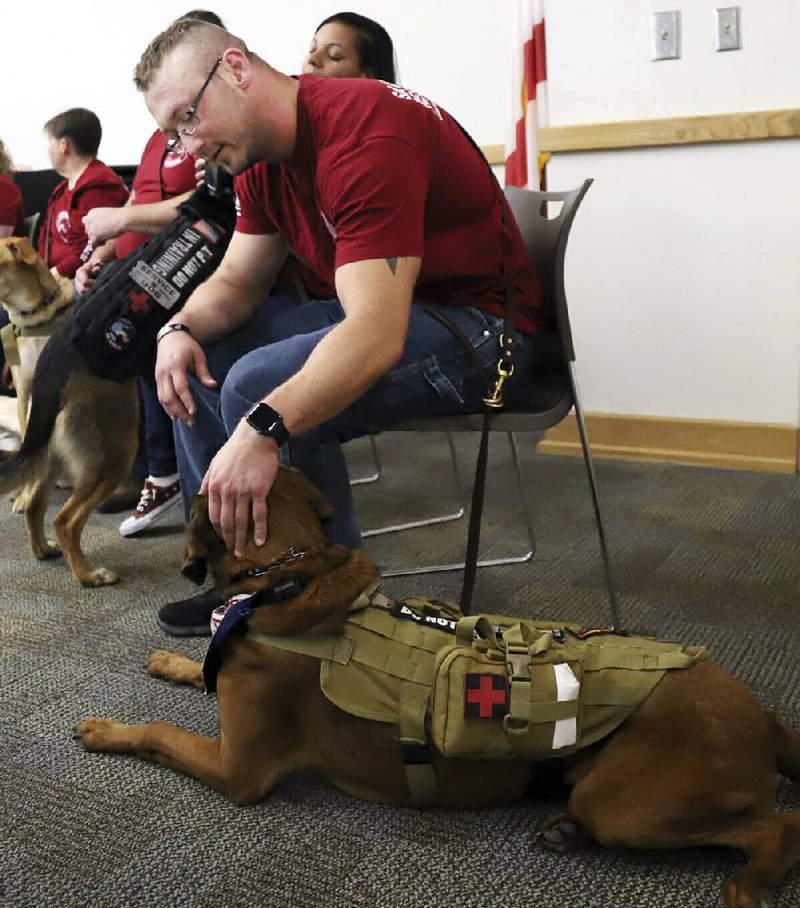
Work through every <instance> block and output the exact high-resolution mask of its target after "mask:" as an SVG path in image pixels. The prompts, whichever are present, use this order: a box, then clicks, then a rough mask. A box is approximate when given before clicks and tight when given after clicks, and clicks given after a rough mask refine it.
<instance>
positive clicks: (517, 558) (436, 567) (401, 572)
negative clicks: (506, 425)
mask: <svg viewBox="0 0 800 908" xmlns="http://www.w3.org/2000/svg"><path fill="white" fill-rule="evenodd" d="M508 441H509V444H510V445H511V455H512V459H513V461H514V466H515V468H516V473H517V480H518V482H519V488H520V494H521V496H522V507H523V511H524V513H525V527H526V529H527V531H528V543H527V546H526V548H527V551H526V552H525V553H524V554H522V555H513V556H505V557H503V558H486V559H483V560H479V561H478V567H479V568H482V567H498V566H499V565H503V564H524V563H525V562H526V561H530V560H531V558H533V552H534V548H535V544H534V537H533V521H532V519H531V513H530V509H529V507H528V497H527V495H526V494H525V485H524V482H523V478H522V464H521V462H520V459H519V452H518V450H517V443H516V439H515V438H514V433H513V432H509V433H508ZM451 446H452V440H451ZM454 455H455V452H454ZM454 463H455V461H454ZM363 535H365V536H366V535H367V534H366V533H364V534H363ZM464 567H465V564H464V562H463V561H461V562H457V563H455V564H431V565H427V566H426V567H415V568H398V569H397V570H393V571H389V570H383V568H381V575H382V576H384V577H409V576H411V575H412V574H438V573H443V572H444V571H463V570H464Z"/></svg>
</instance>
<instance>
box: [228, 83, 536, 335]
mask: <svg viewBox="0 0 800 908" xmlns="http://www.w3.org/2000/svg"><path fill="white" fill-rule="evenodd" d="M299 81H300V87H299V91H298V96H297V137H296V143H295V150H294V153H293V155H292V157H291V159H290V160H288V161H286V162H284V163H283V164H279V165H277V164H271V165H268V164H256V165H254V166H253V167H251V168H250V169H249V170H247V171H245V172H244V173H243V174H241V175H240V176H239V177H237V180H236V193H237V198H238V202H239V206H240V207H239V218H238V221H237V227H236V229H237V230H238V231H240V232H242V233H249V234H265V233H274V232H279V233H281V234H282V235H283V236H284V237H285V238H286V240H287V242H288V243H289V246H290V247H291V249H292V251H293V252H294V253H295V255H296V256H297V257H298V258H299V259H300V260H301V262H303V263H305V264H306V265H307V266H308V267H309V268H310V269H311V271H313V272H314V273H315V274H317V275H318V276H319V277H320V278H321V279H322V280H323V281H325V282H326V283H328V284H330V285H331V286H333V283H334V272H335V270H336V269H337V268H339V267H341V266H342V265H346V264H348V263H350V262H357V261H363V260H366V259H378V258H389V257H392V256H398V257H400V256H418V257H420V258H421V259H422V267H421V271H420V276H419V279H418V281H417V286H416V288H415V292H414V296H415V299H419V300H422V301H425V302H436V303H442V304H452V305H474V306H477V307H479V308H482V309H487V310H489V311H492V312H496V313H502V312H503V308H504V302H505V277H504V269H506V270H509V271H511V272H512V273H513V274H514V275H515V288H516V294H517V296H516V299H517V306H518V307H519V308H520V309H522V310H523V311H521V312H520V313H519V317H518V320H517V326H518V327H519V328H520V329H521V330H524V331H529V332H536V331H540V330H542V329H544V328H546V327H550V322H549V320H548V319H546V318H545V317H544V313H543V312H542V311H541V310H540V308H539V304H540V288H539V280H538V277H537V275H536V272H535V271H534V269H533V267H532V265H531V263H530V261H529V260H528V257H527V255H526V253H525V248H524V246H523V243H522V238H521V237H520V234H519V229H518V228H517V225H516V223H515V221H514V218H513V216H512V214H511V212H510V210H509V208H508V203H507V202H506V200H505V197H504V196H503V194H502V192H498V186H497V183H496V181H495V180H494V179H493V177H492V176H491V174H490V172H489V168H488V165H487V164H486V161H485V159H484V158H483V156H482V155H481V153H480V152H479V151H478V150H477V149H476V148H475V147H474V146H473V144H472V143H471V142H470V141H469V140H468V139H467V138H466V137H465V135H464V133H463V132H462V130H461V129H460V127H459V126H458V124H457V123H456V122H455V121H454V120H453V119H452V118H451V117H450V115H449V114H447V113H446V112H445V111H444V110H442V109H441V108H440V107H438V106H437V105H435V104H433V103H432V102H431V101H428V100H427V99H426V98H424V97H422V96H421V95H419V94H417V93H416V92H413V91H410V90H408V89H406V88H401V87H399V86H397V85H390V84H388V83H385V82H380V81H377V80H370V79H325V78H322V77H320V76H305V75H304V76H300V77H299ZM501 205H502V209H503V210H504V211H505V218H506V224H505V225H504V224H503V217H502V212H501Z"/></svg>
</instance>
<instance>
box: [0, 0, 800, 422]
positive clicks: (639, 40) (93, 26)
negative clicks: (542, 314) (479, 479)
mask: <svg viewBox="0 0 800 908" xmlns="http://www.w3.org/2000/svg"><path fill="white" fill-rule="evenodd" d="M717 2H718V0H716V2H715V0H667V2H663V0H602V2H599V0H547V34H548V63H549V98H550V118H551V123H552V124H553V125H563V124H572V123H587V122H607V121H617V120H625V119H640V118H653V117H667V116H684V115H695V114H702V113H724V112H736V111H750V110H769V109H778V108H782V107H793V106H800V66H798V64H797V60H798V58H800V54H799V53H798V51H799V50H800V2H798V0H737V2H740V5H741V8H742V31H743V44H744V48H743V50H742V51H739V52H734V53H727V54H718V53H715V52H714V37H713V10H714V7H715V5H717ZM209 5H210V6H211V7H212V8H214V9H215V11H217V12H218V13H219V14H220V15H222V16H223V17H224V18H225V20H226V22H227V24H228V26H229V28H230V29H231V30H232V31H234V32H237V33H239V34H240V35H241V36H242V37H243V38H244V39H245V40H246V41H248V42H249V43H250V45H251V46H252V47H253V49H254V50H256V51H257V52H259V53H260V54H261V55H262V56H264V57H265V58H266V59H268V60H269V61H270V62H272V63H274V64H275V65H276V66H278V67H279V68H282V69H284V70H286V71H296V70H297V69H298V68H299V64H300V61H301V59H302V56H303V52H304V51H305V49H306V47H307V44H308V41H309V38H310V35H311V33H312V31H313V29H314V27H315V26H316V24H317V23H318V22H319V20H320V19H322V18H324V17H325V16H327V15H329V14H330V13H331V12H333V11H335V10H336V9H339V8H351V9H354V10H356V11H358V12H362V13H364V14H366V15H369V16H372V17H373V18H376V19H378V20H379V21H381V22H382V23H383V24H384V25H385V26H386V27H387V28H388V30H389V31H390V33H391V34H392V36H393V37H394V39H395V43H396V45H397V49H398V56H399V61H400V73H401V77H402V80H403V82H404V83H405V84H407V85H410V86H413V87H414V88H417V89H419V90H420V91H422V92H424V93H425V94H427V95H429V96H430V97H432V98H434V99H435V100H436V101H437V102H439V103H441V104H442V105H443V106H444V107H445V108H447V109H449V110H450V111H451V112H452V113H454V114H455V115H456V116H457V117H458V118H459V119H460V120H461V121H462V122H463V123H464V125H465V126H466V127H467V128H468V129H469V130H470V131H471V132H472V133H473V134H474V136H475V138H476V139H477V140H478V141H479V142H481V143H497V142H502V141H503V139H504V138H505V137H506V134H507V123H508V117H509V113H508V110H509V104H508V97H509V92H508V73H509V65H508V55H509V53H510V48H511V38H512V16H511V4H510V2H509V0H435V2H432V0H405V2H402V3H401V2H398V0H359V2H354V3H352V4H351V3H350V2H349V0H348V2H347V3H344V4H343V5H342V7H338V6H337V5H336V4H334V3H331V0H305V2H300V3H294V4H292V3H288V4H277V3H272V4H255V3H253V2H252V0H221V2H218V3H210V4H209ZM720 5H721V4H720ZM191 6H192V3H191V0H162V2H154V0H143V2H140V3H138V4H136V5H135V11H134V7H128V8H125V9H123V7H121V6H120V5H118V4H109V3H107V2H96V0H70V2H64V0H59V2H54V0H41V2H39V3H38V4H36V5H35V7H31V6H30V5H25V4H21V3H4V4H3V12H2V29H3V35H4V38H5V39H6V40H4V42H3V43H4V53H3V72H4V74H6V75H7V81H8V74H15V78H14V79H12V80H11V84H13V85H14V86H15V90H13V91H8V90H7V91H4V92H3V93H2V100H0V135H1V136H2V137H3V138H4V139H5V141H6V142H7V143H8V145H9V147H10V149H11V151H12V153H13V155H14V157H15V159H16V161H17V162H18V163H19V164H23V165H28V166H31V167H45V166H47V159H46V156H45V151H44V142H43V140H42V136H41V125H42V124H43V123H44V122H45V120H47V119H48V118H49V117H50V116H52V115H53V114H54V113H56V112H58V111H59V110H63V109H64V108H66V107H71V106H77V105H82V106H87V107H90V108H92V109H94V110H95V111H97V113H98V114H99V115H100V117H101V120H102V122H103V125H104V129H105V138H104V140H103V145H102V147H101V156H102V157H103V158H104V159H105V160H106V161H107V162H109V163H114V164H122V163H135V162H136V161H137V160H138V157H139V153H140V151H141V148H142V145H143V142H144V140H145V138H146V137H147V136H148V135H149V133H150V130H151V128H152V124H151V122H150V120H149V117H148V114H147V112H146V110H145V108H144V104H143V103H142V100H141V98H140V97H139V96H138V95H137V93H136V92H135V90H134V89H133V86H132V83H131V72H132V69H133V66H134V65H135V63H136V61H137V60H138V58H139V55H140V54H141V51H142V50H143V49H144V47H145V45H146V44H147V42H148V41H149V40H150V38H152V37H153V35H154V34H155V33H156V32H157V31H158V30H159V29H160V28H162V27H163V26H164V25H166V24H167V22H168V21H169V20H170V19H172V18H173V17H174V16H176V15H179V14H180V13H183V12H185V11H186V10H187V9H188V8H190V7H191ZM658 9H680V10H681V11H682V26H683V41H682V58H681V59H680V60H675V61H663V62H658V63H651V62H650V60H649V56H650V54H649V49H650V39H649V22H650V13H651V12H652V11H654V10H658ZM275 10H279V12H273V11H275ZM81 48H83V49H84V50H83V52H82V51H81ZM798 152H800V141H798V140H783V141H771V142H752V143H737V144H729V145H717V146H703V147H685V148H675V149H659V150H645V151H621V152H597V153H583V154H573V155H559V156H557V158H556V159H555V160H554V161H553V162H552V163H551V165H550V176H549V182H550V185H551V186H553V187H567V186H574V185H576V184H577V183H579V182H580V181H581V180H583V179H584V177H586V176H593V177H595V180H596V182H595V185H594V187H593V188H592V190H591V192H590V193H589V195H588V196H587V198H586V201H585V203H584V209H583V211H582V212H581V214H580V216H579V217H578V219H577V220H576V222H575V227H574V234H573V242H572V245H571V249H570V253H569V258H568V270H569V274H568V287H569V290H570V295H571V301H572V308H573V310H574V321H575V335H576V344H577V348H578V354H579V373H580V376H581V385H582V390H583V396H584V399H585V403H586V406H587V408H588V409H590V410H594V411H601V412H620V413H634V414H656V415H664V416H677V417H698V418H711V419H713V418H717V419H734V420H743V421H750V422H783V423H790V424H793V425H797V424H798V422H799V421H800V418H799V414H800V324H799V323H800V312H799V310H800V305H799V303H800V264H799V259H800V257H799V256H798V252H800V219H799V218H798V214H797V212H798V211H800V180H798V176H797V174H798V172H800V171H799V170H798V161H800V155H798Z"/></svg>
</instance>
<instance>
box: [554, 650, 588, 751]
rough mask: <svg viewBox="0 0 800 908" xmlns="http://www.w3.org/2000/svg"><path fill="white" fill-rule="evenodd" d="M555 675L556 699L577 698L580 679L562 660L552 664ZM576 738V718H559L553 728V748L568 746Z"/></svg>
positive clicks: (560, 700)
mask: <svg viewBox="0 0 800 908" xmlns="http://www.w3.org/2000/svg"><path fill="white" fill-rule="evenodd" d="M553 672H554V673H555V676H556V700H557V701H558V702H559V703H561V702H562V701H563V700H577V699H578V694H579V693H580V690H581V684H580V681H578V679H577V678H576V677H575V673H574V672H573V671H572V669H571V668H570V667H569V666H568V665H567V664H566V662H562V663H560V664H558V665H554V666H553ZM577 740H578V720H577V719H559V720H558V721H557V722H556V724H555V728H554V729H553V750H558V749H559V748H560V747H569V746H570V745H571V744H574V743H575V742H576V741H577Z"/></svg>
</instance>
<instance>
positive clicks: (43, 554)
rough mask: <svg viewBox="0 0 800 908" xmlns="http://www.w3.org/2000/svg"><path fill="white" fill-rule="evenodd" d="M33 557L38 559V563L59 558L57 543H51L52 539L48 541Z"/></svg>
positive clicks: (59, 552)
mask: <svg viewBox="0 0 800 908" xmlns="http://www.w3.org/2000/svg"><path fill="white" fill-rule="evenodd" d="M34 555H35V556H36V557H37V558H38V559H39V561H49V560H50V559H51V558H60V557H61V547H60V546H59V544H58V543H57V542H53V540H52V539H48V540H47V542H46V543H45V544H44V545H43V546H41V547H40V548H39V549H38V551H36V552H34Z"/></svg>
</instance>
